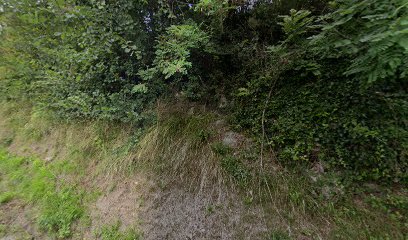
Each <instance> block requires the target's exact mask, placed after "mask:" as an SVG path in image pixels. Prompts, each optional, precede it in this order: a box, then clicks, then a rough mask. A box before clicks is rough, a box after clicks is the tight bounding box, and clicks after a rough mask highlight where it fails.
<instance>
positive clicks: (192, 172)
mask: <svg viewBox="0 0 408 240" xmlns="http://www.w3.org/2000/svg"><path fill="white" fill-rule="evenodd" d="M163 108H164V109H165V106H164V107H163ZM179 110H180V111H178V112H168V113H164V112H163V109H162V110H161V112H162V113H161V115H162V116H161V117H160V118H159V123H158V124H157V125H156V126H153V127H152V129H150V130H149V131H148V132H147V134H141V135H140V134H139V135H137V134H136V133H137V132H138V131H134V129H132V128H130V127H129V126H115V125H112V124H109V123H77V124H64V123H58V122H55V121H46V119H44V118H43V117H42V116H43V115H42V114H39V113H36V112H35V111H34V112H31V109H30V108H25V107H22V105H15V104H11V103H8V104H7V105H3V107H2V109H1V114H0V118H1V119H0V141H1V143H2V145H3V146H4V147H5V148H6V149H7V150H8V151H11V152H13V153H17V154H19V155H32V154H35V155H38V156H40V157H41V158H42V159H44V160H39V158H20V157H13V156H10V155H9V154H8V153H6V152H5V151H2V152H1V157H0V161H1V162H0V173H1V185H0V190H1V192H0V196H1V198H0V200H1V201H2V203H1V205H0V207H1V208H0V209H7V207H9V206H10V204H11V203H18V205H19V207H18V209H20V210H21V209H22V206H29V207H30V209H32V210H30V211H28V210H26V208H24V212H27V213H28V212H29V213H30V214H28V215H29V216H28V217H29V222H30V224H32V225H33V226H38V229H39V230H38V234H45V233H47V232H48V234H49V235H51V236H60V237H73V238H74V239H81V237H80V236H83V235H84V234H85V233H84V232H86V231H88V232H89V231H90V223H89V222H90V218H92V215H91V214H90V213H89V206H90V204H92V203H93V202H95V201H96V197H97V196H98V194H97V192H98V191H99V190H100V189H102V191H108V190H106V189H104V188H98V184H101V182H98V181H96V179H98V176H101V175H102V176H103V177H104V181H105V182H104V183H103V184H104V185H115V183H114V179H113V178H112V179H111V180H109V179H110V178H106V175H108V176H109V175H112V176H113V175H122V176H125V178H127V180H126V181H133V179H132V174H133V173H134V172H137V171H146V170H147V169H150V170H151V172H153V173H154V174H155V175H156V176H157V179H160V181H163V183H160V184H163V185H166V186H167V187H169V186H170V187H169V190H170V192H171V189H172V188H173V187H172V186H173V185H172V184H174V183H178V184H181V185H183V184H184V185H189V186H190V187H191V185H197V184H201V185H202V184H203V179H206V181H208V183H206V184H207V185H211V184H213V183H214V180H215V182H216V183H217V184H218V185H217V188H219V189H220V190H222V191H228V188H220V187H221V186H219V184H221V185H231V186H235V187H234V188H237V189H239V191H240V192H241V193H240V194H239V195H238V196H237V198H239V199H236V201H238V202H243V203H244V204H245V205H246V206H248V207H250V206H253V205H262V206H263V207H264V211H265V212H266V217H265V219H264V220H265V221H267V222H268V224H267V226H268V228H269V230H268V232H269V233H268V234H266V235H265V236H264V238H270V239H291V238H294V239H297V238H302V239H319V238H320V239H404V236H405V237H406V233H407V232H406V231H407V228H408V226H407V220H406V215H407V192H406V190H403V189H402V190H401V189H389V190H387V189H386V187H381V186H378V185H370V186H366V187H364V188H359V189H358V190H359V191H360V192H358V191H353V192H349V191H348V190H344V189H342V186H341V185H339V184H338V183H337V182H336V179H335V178H334V177H332V176H330V175H329V174H326V175H323V176H322V175H318V176H315V175H313V173H312V172H307V173H301V174H299V173H296V174H293V173H290V172H289V171H287V170H286V169H284V168H282V167H280V166H278V165H276V164H271V165H268V163H269V162H272V160H273V159H271V156H265V159H264V160H265V166H264V168H265V169H263V170H262V171H260V169H259V168H258V166H259V161H258V160H259V152H258V151H257V150H256V149H257V147H256V145H249V148H248V147H245V144H243V146H240V147H239V148H237V149H232V148H230V147H227V146H225V145H223V144H222V142H221V140H222V136H221V137H220V134H221V135H222V132H223V131H227V129H224V128H223V127H222V128H221V129H220V128H219V127H214V124H213V123H214V121H216V120H217V116H214V115H213V114H208V113H205V112H202V111H196V113H194V114H187V112H188V111H189V110H190V108H185V109H179ZM217 131H221V133H219V132H218V133H217ZM137 136H138V137H137ZM64 159H65V160H64ZM141 169H142V170H141ZM311 175H313V177H317V179H318V180H317V182H313V181H310V176H311ZM221 178H222V179H231V181H227V180H222V179H221ZM16 179H18V181H16ZM220 180H221V181H220ZM84 182H85V185H84ZM109 182H111V183H109ZM169 183H170V184H169ZM160 184H159V185H160ZM83 186H86V189H84V187H83ZM164 187H165V186H164ZM85 190H86V191H85ZM125 201H126V199H123V202H125ZM119 204H120V203H119ZM217 207H218V206H215V207H214V206H209V207H208V208H207V211H208V213H209V214H211V213H212V212H213V211H217ZM3 211H4V210H3ZM26 215H27V214H26ZM241 217H244V216H241ZM91 220H92V219H91ZM250 221H251V220H250V219H248V223H249V224H254V223H253V222H251V223H250ZM384 223H385V224H384ZM118 224H119V223H110V224H109V225H106V226H97V227H96V228H95V229H93V230H92V231H93V233H92V235H93V236H96V235H99V236H100V237H101V238H102V239H133V238H134V237H135V236H137V234H136V233H134V232H132V231H131V229H130V230H129V231H127V232H125V233H121V230H123V229H121V228H120V226H119V225H120V224H119V225H118ZM255 226H256V225H251V228H255ZM2 229H3V230H2V231H3V233H2V234H3V235H4V234H7V235H9V234H14V233H11V232H10V231H11V230H10V229H11V228H10V226H2ZM235 230H236V231H238V230H237V229H235ZM20 231H21V229H20ZM73 232H75V234H74V235H72V233H73ZM135 234H136V235H135ZM241 237H242V238H244V237H245V233H242V235H241Z"/></svg>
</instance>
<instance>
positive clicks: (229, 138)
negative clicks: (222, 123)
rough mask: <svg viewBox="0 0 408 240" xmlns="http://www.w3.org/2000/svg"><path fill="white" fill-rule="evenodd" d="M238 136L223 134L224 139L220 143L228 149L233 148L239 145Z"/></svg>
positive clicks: (236, 134)
mask: <svg viewBox="0 0 408 240" xmlns="http://www.w3.org/2000/svg"><path fill="white" fill-rule="evenodd" d="M239 137H240V136H239V134H238V133H235V132H231V131H230V132H226V133H225V134H224V138H223V139H222V143H223V144H225V145H227V146H228V147H232V148H235V147H237V146H238V143H239Z"/></svg>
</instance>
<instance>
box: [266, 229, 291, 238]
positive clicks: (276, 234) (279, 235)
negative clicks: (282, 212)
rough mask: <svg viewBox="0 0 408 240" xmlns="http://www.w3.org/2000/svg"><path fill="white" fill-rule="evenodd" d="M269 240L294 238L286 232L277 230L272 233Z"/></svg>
mask: <svg viewBox="0 0 408 240" xmlns="http://www.w3.org/2000/svg"><path fill="white" fill-rule="evenodd" d="M268 239H269V240H290V239H292V238H291V237H290V236H289V235H288V234H287V233H286V232H284V231H280V230H275V231H272V232H271V233H270V235H269V238H268Z"/></svg>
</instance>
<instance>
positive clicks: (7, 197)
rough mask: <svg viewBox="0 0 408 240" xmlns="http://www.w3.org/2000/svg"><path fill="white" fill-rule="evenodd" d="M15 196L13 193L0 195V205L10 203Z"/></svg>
mask: <svg viewBox="0 0 408 240" xmlns="http://www.w3.org/2000/svg"><path fill="white" fill-rule="evenodd" d="M14 196H15V193H14V192H4V193H0V204H3V203H8V202H10V201H11V200H12V199H13V198H14Z"/></svg>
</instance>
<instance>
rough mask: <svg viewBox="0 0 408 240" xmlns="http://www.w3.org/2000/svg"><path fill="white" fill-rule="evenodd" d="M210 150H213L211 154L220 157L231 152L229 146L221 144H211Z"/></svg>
mask: <svg viewBox="0 0 408 240" xmlns="http://www.w3.org/2000/svg"><path fill="white" fill-rule="evenodd" d="M211 149H212V150H213V152H215V153H216V154H218V155H220V156H226V155H227V154H229V153H231V152H232V149H231V148H230V147H229V146H227V145H225V144H223V143H222V142H216V143H213V144H212V145H211Z"/></svg>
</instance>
